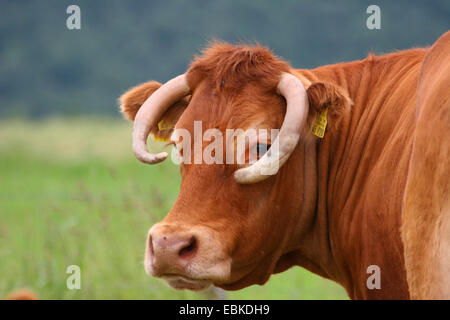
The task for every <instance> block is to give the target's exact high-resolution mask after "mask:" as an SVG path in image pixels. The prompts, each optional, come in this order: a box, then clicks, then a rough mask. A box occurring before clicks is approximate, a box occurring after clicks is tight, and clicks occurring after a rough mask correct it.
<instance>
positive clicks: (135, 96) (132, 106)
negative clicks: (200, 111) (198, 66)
mask: <svg viewBox="0 0 450 320" xmlns="http://www.w3.org/2000/svg"><path fill="white" fill-rule="evenodd" d="M159 87H161V83H159V82H156V81H150V82H146V83H142V84H140V85H137V86H136V87H134V88H131V89H130V90H128V91H127V92H125V93H124V94H123V95H122V96H121V97H120V98H119V103H120V111H121V112H122V114H123V115H124V117H125V118H126V119H128V120H130V121H134V118H135V117H136V113H137V112H138V110H139V108H140V107H141V106H142V104H143V103H144V102H145V100H147V98H148V97H150V96H151V95H152V94H153V92H155V91H156V90H157V89H158V88H159ZM188 98H189V97H185V98H183V99H181V100H180V101H178V102H176V103H174V104H173V105H172V106H171V107H169V108H168V109H167V111H166V112H165V113H164V114H163V116H162V117H161V119H160V120H159V122H158V125H157V126H155V127H154V128H152V129H151V131H150V133H151V134H152V135H153V137H154V138H155V139H156V140H160V141H166V142H167V141H169V138H170V135H171V134H172V131H173V128H174V127H175V124H176V123H177V122H178V119H179V118H180V116H181V114H182V113H183V112H184V110H185V109H186V107H187V105H188V104H189V100H188Z"/></svg>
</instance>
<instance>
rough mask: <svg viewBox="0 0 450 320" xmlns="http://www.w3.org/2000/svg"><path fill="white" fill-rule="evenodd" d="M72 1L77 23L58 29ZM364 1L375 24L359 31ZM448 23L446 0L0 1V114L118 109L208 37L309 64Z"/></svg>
mask: <svg viewBox="0 0 450 320" xmlns="http://www.w3.org/2000/svg"><path fill="white" fill-rule="evenodd" d="M71 4H76V5H79V6H80V8H81V30H68V29H67V28H66V19H67V17H68V14H67V13H66V8H67V7H68V6H69V5H71ZM370 4H377V5H379V6H380V8H381V26H382V28H381V30H369V29H367V28H366V19H367V17H368V16H369V14H367V13H366V8H367V7H368V6H369V5H370ZM449 26H450V1H448V0H429V1H421V0H410V1H399V0H398V1H371V0H368V1H366V0H362V1H356V0H345V1H333V0H324V1H313V0H281V1H274V0H227V1H211V0H132V1H123V0H122V1H120V0H101V1H100V0H98V1H92V0H91V1H89V0H84V1H77V0H72V1H66V0H39V1H38V0H34V1H30V0H21V1H17V0H15V1H14V0H9V1H8V0H1V1H0V75H1V76H0V116H1V117H6V116H25V117H30V118H39V117H43V116H47V115H55V114H58V115H78V114H116V115H117V114H118V112H117V103H116V99H117V97H118V96H119V95H120V94H121V93H122V92H123V91H124V90H126V89H127V88H129V87H130V86H133V85H135V84H137V83H139V82H143V81H147V80H151V79H154V80H158V81H161V82H164V81H167V80H168V79H170V78H171V77H173V76H175V75H177V74H179V73H182V72H184V71H185V70H186V68H187V67H188V64H189V61H190V60H191V59H192V57H193V55H195V54H198V53H199V51H200V50H201V48H202V47H204V46H205V45H206V44H207V41H208V40H211V39H213V38H219V39H223V40H226V41H230V42H240V41H241V42H256V41H257V42H259V43H261V44H263V45H266V46H268V47H270V48H271V49H272V50H273V52H274V53H275V54H277V55H279V56H281V57H283V58H285V59H286V60H288V61H290V62H291V64H292V65H293V66H295V67H298V68H312V67H315V66H319V65H323V64H330V63H335V62H339V61H348V60H354V59H361V58H364V57H365V56H366V55H367V54H368V53H369V52H370V51H374V52H375V53H383V52H389V51H392V50H395V49H406V48H410V47H414V46H428V45H430V44H432V43H433V42H434V41H435V40H436V39H437V38H438V37H439V36H440V35H441V34H443V33H444V32H445V31H446V30H448V29H449Z"/></svg>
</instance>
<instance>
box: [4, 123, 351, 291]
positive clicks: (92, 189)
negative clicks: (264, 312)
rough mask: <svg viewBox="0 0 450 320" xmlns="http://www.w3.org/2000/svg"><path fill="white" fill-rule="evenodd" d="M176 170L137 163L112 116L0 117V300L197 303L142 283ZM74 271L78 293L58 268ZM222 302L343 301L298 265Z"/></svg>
mask: <svg viewBox="0 0 450 320" xmlns="http://www.w3.org/2000/svg"><path fill="white" fill-rule="evenodd" d="M179 182H180V179H179V174H178V168H177V167H176V166H175V165H173V164H172V163H171V162H170V161H166V162H165V163H163V164H160V165H156V166H148V165H143V164H140V163H139V162H138V161H137V160H136V159H135V158H134V156H133V154H132V152H131V124H130V123H127V122H125V121H121V120H119V119H108V118H89V119H87V118H81V119H50V120H45V121H42V122H25V121H20V120H8V121H7V120H2V121H0V298H1V297H2V296H4V295H5V294H7V293H8V292H10V291H12V290H14V289H17V288H23V287H27V288H30V289H32V290H33V291H35V292H36V293H37V294H38V295H39V297H40V298H41V299H207V298H213V297H214V292H212V291H206V292H200V293H193V292H190V291H176V290H173V289H171V288H170V287H169V286H168V285H166V284H165V283H164V282H163V281H161V280H158V279H153V278H150V277H148V276H147V275H146V274H145V272H144V267H143V263H142V262H143V252H144V245H145V239H146V234H147V231H148V229H149V228H150V227H151V225H152V224H153V223H155V222H157V221H159V220H160V219H161V218H162V217H163V216H164V215H165V214H166V213H167V212H168V210H169V209H170V207H171V205H172V203H173V202H174V201H175V199H176V197H177V194H178V189H179ZM69 265H78V266H80V268H81V274H82V278H81V279H82V280H81V281H82V282H81V286H82V287H81V289H80V290H68V289H67V287H66V279H67V277H68V274H66V268H67V267H68V266H69ZM226 297H227V298H229V299H347V295H346V293H345V290H344V289H342V288H341V287H340V286H338V285H337V284H335V283H333V282H331V281H327V280H324V279H322V278H320V277H318V276H315V275H313V274H311V273H309V272H308V271H306V270H303V269H301V268H299V267H295V268H292V269H290V270H288V271H287V272H285V273H283V274H280V275H276V276H272V278H271V280H270V281H269V282H268V283H267V284H266V285H264V286H251V287H249V288H246V289H244V290H241V291H235V292H227V293H226Z"/></svg>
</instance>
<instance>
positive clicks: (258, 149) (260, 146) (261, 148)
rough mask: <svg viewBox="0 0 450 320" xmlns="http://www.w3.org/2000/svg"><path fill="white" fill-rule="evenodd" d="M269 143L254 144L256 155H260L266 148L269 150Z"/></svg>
mask: <svg viewBox="0 0 450 320" xmlns="http://www.w3.org/2000/svg"><path fill="white" fill-rule="evenodd" d="M269 148H270V145H269V144H265V143H258V144H257V145H256V154H257V155H258V158H260V157H262V156H263V155H264V154H265V153H266V152H267V150H269Z"/></svg>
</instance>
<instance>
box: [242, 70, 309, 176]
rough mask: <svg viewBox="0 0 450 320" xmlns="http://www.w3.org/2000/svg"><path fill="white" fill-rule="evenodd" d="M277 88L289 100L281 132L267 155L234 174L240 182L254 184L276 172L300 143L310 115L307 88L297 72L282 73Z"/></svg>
mask: <svg viewBox="0 0 450 320" xmlns="http://www.w3.org/2000/svg"><path fill="white" fill-rule="evenodd" d="M277 90H278V93H279V94H280V95H282V96H283V97H284V98H285V99H286V103H287V107H286V115H285V116H284V120H283V124H282V126H281V129H280V132H279V134H278V136H277V137H276V139H275V141H274V142H273V143H272V145H271V147H270V149H269V150H268V151H267V152H266V153H265V154H264V156H262V157H261V158H260V159H259V160H258V161H257V162H255V163H254V164H252V165H251V166H249V167H246V168H242V169H239V170H237V171H236V172H235V173H234V178H235V180H236V181H237V182H238V183H242V184H249V183H255V182H259V181H262V180H264V179H267V178H268V177H270V176H271V175H274V174H276V173H277V172H278V169H279V168H280V167H281V166H282V165H283V164H284V163H285V162H286V161H287V159H289V156H290V155H291V153H292V152H293V151H294V149H295V147H296V146H297V143H298V140H299V138H300V134H301V131H302V130H303V127H304V125H305V122H306V116H307V114H308V107H309V104H308V96H307V94H306V89H305V87H304V86H303V84H302V82H301V81H300V80H299V79H297V78H296V77H295V76H294V75H292V74H290V73H283V74H282V76H281V79H280V82H279V83H278V86H277Z"/></svg>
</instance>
